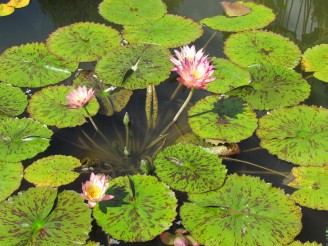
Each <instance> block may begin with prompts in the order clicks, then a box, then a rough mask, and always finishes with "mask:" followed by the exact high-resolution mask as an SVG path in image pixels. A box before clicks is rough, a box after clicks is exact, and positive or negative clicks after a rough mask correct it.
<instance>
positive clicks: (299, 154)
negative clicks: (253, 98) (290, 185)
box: [256, 105, 328, 166]
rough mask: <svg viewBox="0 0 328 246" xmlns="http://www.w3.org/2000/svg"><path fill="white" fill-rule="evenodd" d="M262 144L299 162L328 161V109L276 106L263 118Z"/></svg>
mask: <svg viewBox="0 0 328 246" xmlns="http://www.w3.org/2000/svg"><path fill="white" fill-rule="evenodd" d="M259 125H260V126H259V129H258V130H257V132H256V133H257V135H258V137H259V138H260V139H261V143H260V144H261V146H262V147H263V148H265V149H267V150H268V151H269V152H270V153H271V154H273V155H277V156H278V158H280V159H282V160H285V161H289V162H292V163H294V164H297V165H305V166H306V165H319V166H320V165H325V164H327V163H328V155H327V152H328V141H327V139H328V109H325V108H318V107H310V106H306V105H301V106H294V107H291V108H281V109H276V110H273V111H272V112H270V114H267V115H265V116H263V117H262V118H261V119H260V120H259Z"/></svg>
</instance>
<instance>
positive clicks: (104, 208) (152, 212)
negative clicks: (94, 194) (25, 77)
mask: <svg viewBox="0 0 328 246" xmlns="http://www.w3.org/2000/svg"><path fill="white" fill-rule="evenodd" d="M106 194H111V195H114V196H115V198H114V199H112V200H109V201H101V202H99V203H97V205H96V207H95V208H94V209H93V216H94V217H95V219H96V221H97V223H98V224H99V225H100V226H101V227H102V229H103V230H104V231H105V232H106V233H108V234H109V235H111V236H112V237H113V238H115V239H118V240H123V241H126V242H144V241H149V240H151V239H153V238H154V237H156V236H157V235H159V234H161V233H162V232H163V231H165V230H168V229H169V228H170V226H171V225H172V221H173V220H174V219H175V217H176V215H177V213H176V207H177V200H176V198H175V195H174V192H173V191H171V190H170V189H169V188H168V187H167V186H166V184H164V183H163V182H159V181H158V180H157V178H156V177H152V176H146V175H134V176H124V177H118V178H115V179H113V180H112V181H111V182H110V185H109V188H108V190H107V192H106Z"/></svg>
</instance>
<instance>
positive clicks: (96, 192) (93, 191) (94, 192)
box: [86, 186, 101, 199]
mask: <svg viewBox="0 0 328 246" xmlns="http://www.w3.org/2000/svg"><path fill="white" fill-rule="evenodd" d="M86 191H87V194H88V197H90V198H93V199H95V198H99V196H100V194H101V189H100V188H99V187H98V186H89V187H87V189H86Z"/></svg>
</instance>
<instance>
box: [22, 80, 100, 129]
mask: <svg viewBox="0 0 328 246" xmlns="http://www.w3.org/2000/svg"><path fill="white" fill-rule="evenodd" d="M72 90H73V86H64V85H61V86H49V87H47V88H43V89H42V90H40V91H38V92H36V93H35V94H34V95H33V96H32V98H31V99H30V102H29V105H28V107H27V111H28V112H29V114H30V115H31V117H32V118H33V119H36V120H38V121H40V122H42V123H44V124H46V125H48V126H56V127H58V128H64V127H74V126H77V125H82V124H84V123H85V122H86V120H85V117H87V116H88V114H87V112H86V110H85V109H84V108H77V109H70V108H67V103H66V96H67V95H68V93H70V92H71V91H72ZM85 107H86V108H87V110H88V112H89V114H90V115H91V116H93V115H96V114H97V112H98V109H99V104H98V102H97V100H96V99H95V98H93V99H92V100H91V101H90V102H89V103H88V104H87V105H86V106H85Z"/></svg>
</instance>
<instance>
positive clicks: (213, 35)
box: [203, 31, 218, 50]
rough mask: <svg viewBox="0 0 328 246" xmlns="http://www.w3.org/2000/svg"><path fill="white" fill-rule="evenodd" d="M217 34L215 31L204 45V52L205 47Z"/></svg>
mask: <svg viewBox="0 0 328 246" xmlns="http://www.w3.org/2000/svg"><path fill="white" fill-rule="evenodd" d="M217 33H218V32H217V31H215V32H214V33H213V34H212V36H211V37H210V38H209V39H208V40H207V42H206V44H205V45H204V46H203V49H204V50H205V48H206V47H207V45H208V44H209V43H210V42H211V41H212V39H213V38H214V37H215V35H216V34H217Z"/></svg>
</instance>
